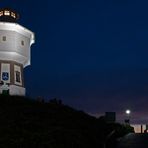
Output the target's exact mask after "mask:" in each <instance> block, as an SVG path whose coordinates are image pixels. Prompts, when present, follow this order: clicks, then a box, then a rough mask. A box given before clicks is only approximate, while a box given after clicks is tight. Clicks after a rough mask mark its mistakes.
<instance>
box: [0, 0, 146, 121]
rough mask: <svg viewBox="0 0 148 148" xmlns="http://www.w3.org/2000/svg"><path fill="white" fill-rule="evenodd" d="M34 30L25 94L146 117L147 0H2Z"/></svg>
mask: <svg viewBox="0 0 148 148" xmlns="http://www.w3.org/2000/svg"><path fill="white" fill-rule="evenodd" d="M0 4H1V6H0V7H2V8H3V7H10V8H13V9H15V10H17V11H18V12H19V13H20V17H21V18H20V21H19V23H20V24H21V25H23V26H25V27H27V28H28V29H30V30H32V31H33V32H35V35H36V43H35V44H34V45H33V46H32V50H31V54H32V59H31V66H29V67H27V68H26V69H25V84H26V89H27V95H28V96H30V97H33V98H36V97H37V96H44V98H45V99H46V100H48V99H52V98H55V97H56V98H59V99H62V100H63V102H64V103H65V104H68V105H70V106H72V107H74V108H76V109H78V110H83V111H85V112H87V113H89V114H92V115H95V116H100V115H102V114H104V112H105V111H116V112H117V118H118V120H120V121H121V120H124V118H125V113H124V111H125V109H126V108H129V109H131V111H132V113H131V119H132V122H134V123H148V58H147V57H148V1H147V0H140V1H139V0H41V1H39V0H37V1H33V0H32V1H31V0H21V1H19V0H2V1H1V2H0Z"/></svg>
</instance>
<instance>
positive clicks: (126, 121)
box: [125, 109, 131, 124]
mask: <svg viewBox="0 0 148 148" xmlns="http://www.w3.org/2000/svg"><path fill="white" fill-rule="evenodd" d="M125 113H126V115H127V119H125V123H126V124H130V114H131V111H130V110H129V109H127V110H126V111H125Z"/></svg>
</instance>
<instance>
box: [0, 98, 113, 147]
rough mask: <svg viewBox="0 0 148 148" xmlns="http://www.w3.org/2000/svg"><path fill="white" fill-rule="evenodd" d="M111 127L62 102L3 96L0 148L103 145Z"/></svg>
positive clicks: (0, 115)
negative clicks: (43, 101) (44, 101)
mask: <svg viewBox="0 0 148 148" xmlns="http://www.w3.org/2000/svg"><path fill="white" fill-rule="evenodd" d="M107 127H109V126H108V125H107V124H106V123H105V122H104V121H100V120H98V119H96V118H95V117H92V116H89V115H87V114H85V113H84V112H82V111H76V110H74V109H72V108H70V107H68V106H65V105H62V104H56V103H41V102H38V101H34V100H30V99H27V98H23V97H4V96H1V97H0V148H8V147H9V148H10V147H15V148H17V147H18V148H32V147H36V148H92V147H93V148H99V147H100V148H101V147H102V143H103V141H104V138H105V137H106V135H107V134H108V133H109V132H110V131H111V130H113V129H114V128H115V127H113V126H112V127H111V128H110V129H108V128H107Z"/></svg>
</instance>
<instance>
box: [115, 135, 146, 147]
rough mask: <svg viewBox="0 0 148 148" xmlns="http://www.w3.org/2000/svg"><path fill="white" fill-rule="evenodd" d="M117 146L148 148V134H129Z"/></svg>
mask: <svg viewBox="0 0 148 148" xmlns="http://www.w3.org/2000/svg"><path fill="white" fill-rule="evenodd" d="M117 148H148V134H128V135H127V136H125V137H124V138H123V139H122V140H121V141H120V142H119V144H118V146H117Z"/></svg>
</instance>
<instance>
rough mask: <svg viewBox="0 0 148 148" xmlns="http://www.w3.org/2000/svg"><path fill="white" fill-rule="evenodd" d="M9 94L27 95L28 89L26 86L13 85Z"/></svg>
mask: <svg viewBox="0 0 148 148" xmlns="http://www.w3.org/2000/svg"><path fill="white" fill-rule="evenodd" d="M9 94H10V95H12V96H15V95H17V96H25V94H26V89H25V88H24V87H19V86H16V85H11V86H10V87H9Z"/></svg>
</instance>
